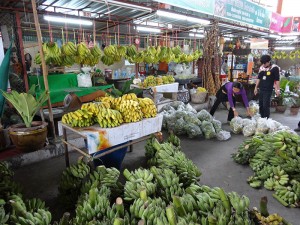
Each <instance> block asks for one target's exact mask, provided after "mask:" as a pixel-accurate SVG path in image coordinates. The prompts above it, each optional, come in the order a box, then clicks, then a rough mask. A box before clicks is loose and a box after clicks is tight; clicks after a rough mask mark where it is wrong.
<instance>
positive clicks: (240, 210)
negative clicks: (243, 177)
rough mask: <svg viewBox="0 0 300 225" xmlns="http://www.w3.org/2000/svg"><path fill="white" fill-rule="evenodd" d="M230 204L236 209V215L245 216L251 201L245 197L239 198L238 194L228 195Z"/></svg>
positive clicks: (231, 193)
mask: <svg viewBox="0 0 300 225" xmlns="http://www.w3.org/2000/svg"><path fill="white" fill-rule="evenodd" d="M228 197H229V200H230V204H231V205H232V207H233V208H234V209H235V212H236V214H238V215H243V214H245V213H246V212H247V211H248V208H249V204H250V200H249V198H248V197H246V196H245V195H243V196H239V195H238V194H237V193H236V192H230V193H228Z"/></svg>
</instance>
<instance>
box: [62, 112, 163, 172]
mask: <svg viewBox="0 0 300 225" xmlns="http://www.w3.org/2000/svg"><path fill="white" fill-rule="evenodd" d="M162 121H163V116H162V115H157V116H156V117H154V118H149V119H143V120H141V121H139V122H136V123H124V124H122V125H121V126H118V127H114V128H101V127H99V125H93V126H90V127H82V128H78V127H76V128H75V127H71V126H69V125H67V124H63V123H62V122H61V121H60V122H58V128H59V135H60V136H61V135H63V140H62V141H63V143H64V148H65V161H66V165H67V166H69V153H68V146H71V147H73V148H74V149H75V150H76V151H78V152H79V153H81V154H83V155H84V156H86V157H88V158H93V159H95V158H100V157H101V160H102V161H104V160H105V161H106V163H107V164H109V165H110V166H116V167H117V168H119V167H120V165H121V163H122V161H123V158H124V156H125V154H126V149H127V147H128V146H131V145H132V144H135V143H137V142H140V141H143V140H146V139H148V138H149V137H150V135H151V134H155V133H157V132H160V131H161V127H162ZM67 131H68V133H70V132H72V133H76V134H78V135H79V136H80V137H82V138H83V139H84V142H85V145H86V148H85V149H83V150H81V149H79V148H77V147H76V146H75V145H73V144H71V143H70V142H68V133H67ZM118 150H120V151H118ZM116 151H118V152H116ZM104 156H105V158H102V157H104ZM110 156H111V157H110ZM104 163H105V162H104Z"/></svg>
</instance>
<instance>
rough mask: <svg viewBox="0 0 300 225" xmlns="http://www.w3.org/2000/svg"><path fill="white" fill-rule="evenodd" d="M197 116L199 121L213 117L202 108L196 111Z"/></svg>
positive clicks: (210, 119)
mask: <svg viewBox="0 0 300 225" xmlns="http://www.w3.org/2000/svg"><path fill="white" fill-rule="evenodd" d="M197 117H198V119H199V120H201V121H212V120H213V117H212V116H211V115H210V114H209V112H207V111H206V110H205V109H202V110H201V111H200V112H198V113H197Z"/></svg>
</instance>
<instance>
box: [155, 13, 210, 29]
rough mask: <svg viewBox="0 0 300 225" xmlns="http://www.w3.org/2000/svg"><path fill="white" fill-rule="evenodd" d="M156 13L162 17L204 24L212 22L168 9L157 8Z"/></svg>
mask: <svg viewBox="0 0 300 225" xmlns="http://www.w3.org/2000/svg"><path fill="white" fill-rule="evenodd" d="M156 15H158V16H162V17H168V18H172V19H176V20H185V21H188V22H192V23H200V24H204V25H207V24H210V21H209V20H204V19H199V18H195V17H190V16H185V15H181V14H178V13H172V12H167V11H162V10H157V11H156Z"/></svg>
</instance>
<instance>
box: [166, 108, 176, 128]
mask: <svg viewBox="0 0 300 225" xmlns="http://www.w3.org/2000/svg"><path fill="white" fill-rule="evenodd" d="M176 121H177V118H176V116H175V113H170V114H169V115H168V116H166V125H167V130H168V131H169V132H170V131H174V130H175V123H176Z"/></svg>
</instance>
